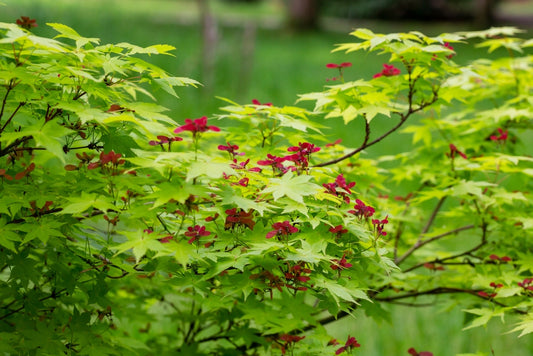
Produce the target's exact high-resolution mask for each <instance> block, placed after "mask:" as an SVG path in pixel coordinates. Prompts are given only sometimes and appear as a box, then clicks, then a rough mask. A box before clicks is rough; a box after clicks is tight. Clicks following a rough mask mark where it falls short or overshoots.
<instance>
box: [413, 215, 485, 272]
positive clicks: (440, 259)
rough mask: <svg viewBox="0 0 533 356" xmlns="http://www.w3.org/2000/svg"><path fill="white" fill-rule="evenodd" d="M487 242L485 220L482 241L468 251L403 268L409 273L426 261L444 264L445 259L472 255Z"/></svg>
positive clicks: (465, 228)
mask: <svg viewBox="0 0 533 356" xmlns="http://www.w3.org/2000/svg"><path fill="white" fill-rule="evenodd" d="M469 226H470V225H466V226H464V227H463V228H462V229H464V230H467V229H468V228H471V227H469ZM460 229H461V228H460ZM452 231H453V230H452ZM452 233H453V232H452ZM486 243H487V224H486V223H485V222H483V223H482V224H481V242H480V243H479V244H477V245H476V246H474V247H472V248H471V249H469V250H467V251H464V252H461V253H457V254H455V255H451V256H448V257H445V258H435V259H434V260H432V261H429V262H420V263H418V264H416V265H414V266H411V267H409V268H407V269H405V270H403V273H407V272H410V271H412V270H415V269H417V268H420V267H422V266H424V265H425V264H426V263H433V264H435V263H437V264H443V262H445V261H448V260H453V259H456V258H459V257H462V256H472V252H475V251H477V250H479V249H480V248H481V247H483V246H485V244H486ZM472 257H475V256H472Z"/></svg>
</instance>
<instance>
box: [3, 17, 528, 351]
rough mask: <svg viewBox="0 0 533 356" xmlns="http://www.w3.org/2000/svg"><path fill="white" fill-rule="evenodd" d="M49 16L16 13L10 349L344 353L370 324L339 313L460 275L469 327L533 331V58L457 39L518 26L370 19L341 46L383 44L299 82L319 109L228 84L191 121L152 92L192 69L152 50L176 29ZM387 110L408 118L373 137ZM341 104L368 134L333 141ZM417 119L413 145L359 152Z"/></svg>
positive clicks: (7, 40) (7, 228) (11, 39)
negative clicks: (136, 29) (130, 34)
mask: <svg viewBox="0 0 533 356" xmlns="http://www.w3.org/2000/svg"><path fill="white" fill-rule="evenodd" d="M50 26H52V27H53V28H54V29H55V30H56V31H57V32H58V33H59V34H58V36H57V37H56V38H55V39H48V38H43V37H38V36H35V35H33V34H32V33H31V32H29V30H27V29H23V28H21V27H20V26H17V25H16V24H6V23H1V24H0V85H1V86H0V100H1V108H0V159H2V161H1V163H0V180H1V182H0V191H1V192H2V194H1V197H0V246H1V247H0V276H1V278H0V285H1V289H0V293H1V294H0V299H1V300H2V303H1V305H2V306H1V307H0V311H1V312H0V320H1V321H2V323H1V324H0V325H1V326H0V339H1V340H2V343H0V351H1V352H4V353H13V354H15V353H20V354H26V353H36V354H37V353H38V354H60V353H63V352H65V353H76V354H95V353H103V354H125V353H128V354H184V355H194V354H210V355H244V354H246V355H254V354H262V353H263V354H264V353H276V352H277V353H281V354H287V353H290V354H299V353H301V354H306V355H309V354H320V355H322V354H327V353H329V354H332V355H333V354H337V355H338V354H344V353H348V352H355V350H357V349H358V348H359V347H360V346H361V345H360V344H359V342H358V341H357V340H356V339H355V337H353V336H348V339H347V341H346V343H344V345H341V344H339V342H337V341H336V340H335V339H334V338H335V337H341V336H336V335H329V334H328V332H327V330H326V328H325V326H326V325H327V324H328V323H330V322H332V321H334V320H336V319H338V318H341V317H346V316H349V315H350V314H351V312H352V311H354V310H355V309H356V308H364V309H365V310H368V311H369V314H376V309H380V308H381V307H380V305H381V304H382V303H383V302H395V301H398V300H407V301H409V300H410V299H412V298H424V296H429V297H432V296H434V295H436V294H444V293H447V294H450V295H451V296H452V297H451V298H450V299H453V300H454V301H455V299H459V300H460V302H461V303H463V305H464V306H465V307H467V308H469V309H468V312H469V313H471V314H474V315H477V318H476V319H474V321H473V323H472V324H471V326H479V325H484V324H486V323H487V322H488V320H489V319H490V318H491V317H493V316H499V315H503V314H505V313H518V314H520V315H522V316H523V320H522V322H521V323H520V324H519V325H518V326H517V327H516V329H515V330H521V331H522V333H523V334H525V333H528V332H531V331H533V318H532V316H531V314H530V313H529V311H530V309H531V307H532V306H533V300H532V299H531V297H532V295H533V293H532V292H531V289H532V287H531V285H532V278H531V276H532V275H533V265H532V264H531V258H530V257H528V256H530V255H531V248H532V246H531V243H530V242H529V240H530V239H529V238H528V236H529V233H530V231H531V228H532V227H533V223H532V220H531V218H530V217H529V216H530V215H531V210H532V209H531V203H530V200H529V199H528V198H527V194H528V192H529V191H530V188H531V183H530V182H529V181H530V179H529V178H530V176H531V175H533V169H532V164H531V161H532V160H533V159H531V158H530V157H527V156H525V155H523V154H521V153H520V152H522V151H523V150H524V149H525V147H524V145H522V144H521V143H520V140H521V136H522V135H523V133H522V132H523V131H525V130H527V129H528V128H529V127H530V117H531V99H530V90H531V88H530V83H532V82H533V81H532V80H531V79H532V78H531V75H532V73H533V72H532V71H531V64H532V62H531V57H529V56H515V55H513V56H510V57H505V58H502V59H499V60H493V61H489V60H479V61H476V62H474V63H472V64H471V65H469V66H466V67H459V66H458V65H456V64H455V63H454V62H453V57H451V55H452V54H453V50H452V49H451V46H450V44H449V43H453V42H459V41H466V40H468V39H469V38H472V37H481V38H483V39H485V40H484V41H483V42H482V46H489V48H490V49H495V48H497V47H505V48H507V49H508V50H509V51H516V52H517V53H518V54H520V53H521V51H522V49H523V48H526V47H528V46H530V45H531V44H532V43H531V41H522V40H519V39H517V38H513V37H509V36H512V35H514V34H515V33H516V30H514V29H496V30H491V31H486V32H470V33H457V34H445V35H441V36H438V37H433V38H431V37H427V36H425V35H423V34H421V33H407V34H389V35H381V34H374V33H372V32H370V31H368V30H357V31H355V32H353V33H352V35H354V36H355V37H356V38H358V40H359V41H358V42H356V43H350V44H346V45H342V46H340V47H339V48H338V49H339V50H345V51H347V52H351V51H355V50H366V51H378V52H381V53H384V54H387V55H388V56H389V57H388V61H387V63H386V64H387V65H386V66H384V70H383V71H382V72H381V73H379V75H375V76H374V78H370V79H368V80H364V79H359V80H356V81H347V82H345V81H344V77H345V76H346V73H347V72H343V70H344V69H345V68H348V67H349V65H348V64H347V63H348V62H345V63H342V64H340V65H336V66H333V65H330V67H331V68H338V69H339V72H340V74H341V80H342V83H341V84H337V85H331V86H328V87H326V88H325V89H324V90H323V91H321V92H317V93H311V94H306V95H302V96H301V98H300V100H312V101H315V102H316V106H315V109H314V111H312V112H309V111H307V110H305V109H302V108H299V107H296V106H293V107H276V106H275V105H272V104H271V103H268V104H261V103H260V102H259V101H256V100H255V101H254V102H253V103H252V104H245V105H240V104H237V103H234V102H231V101H228V106H226V107H225V108H223V112H224V113H223V114H221V115H219V116H218V119H219V120H220V124H218V123H217V124H213V118H210V119H208V118H207V117H202V118H198V119H186V120H185V123H184V124H183V125H179V124H177V123H176V122H175V121H174V120H172V119H171V118H169V117H167V116H166V115H165V114H164V111H165V109H164V108H162V107H160V106H158V105H156V104H154V103H148V102H144V101H143V100H146V99H150V98H152V95H151V91H150V88H152V89H153V90H155V89H162V90H164V91H166V92H168V93H170V94H172V95H176V93H175V91H174V87H176V86H183V85H193V86H194V85H196V84H197V83H196V82H195V81H194V80H191V79H187V78H180V77H172V76H170V75H168V74H167V73H165V72H164V71H162V70H161V69H159V68H157V67H156V66H153V65H151V64H149V63H148V62H146V61H144V60H142V59H140V58H139V56H140V55H151V54H168V51H169V50H171V49H172V48H171V47H169V46H164V45H156V46H150V47H147V48H141V47H138V46H134V45H131V44H127V43H120V44H116V45H100V44H99V41H98V40H97V39H95V38H85V37H82V36H80V35H79V34H78V33H76V32H75V31H74V30H73V29H71V28H69V27H67V26H64V25H60V24H50ZM495 36H503V37H495ZM57 38H64V39H65V42H68V43H64V42H60V41H59V40H58V39H57ZM336 79H337V78H336ZM176 96H177V95H176ZM450 103H453V105H454V110H453V111H449V110H445V109H444V106H446V105H447V104H450ZM489 105H492V106H489ZM431 109H434V110H431ZM441 112H443V113H445V115H444V114H443V115H441ZM415 114H418V116H417V115H415ZM420 114H423V115H420ZM376 115H385V116H389V117H390V120H391V121H394V124H393V125H392V127H391V128H390V129H388V131H386V132H385V133H383V134H381V135H379V136H378V137H373V135H372V132H371V128H372V124H373V123H372V119H373V118H374V117H375V116H376ZM332 117H342V118H343V119H344V121H345V122H349V121H351V120H363V121H364V127H365V128H366V129H365V135H364V140H363V142H362V143H361V144H360V145H359V147H357V148H351V149H350V148H347V147H344V146H342V145H340V143H339V142H335V143H334V144H328V143H327V141H325V139H324V137H323V135H322V134H321V128H323V126H322V125H321V124H318V123H317V122H318V119H319V118H332ZM311 119H313V120H311ZM414 120H416V121H414ZM208 121H209V123H208ZM408 121H409V122H410V121H414V122H413V123H412V124H411V125H409V126H407V125H405V126H407V127H406V128H405V129H404V130H403V131H404V132H407V133H411V134H413V142H414V145H413V149H412V150H410V151H408V152H405V153H400V154H396V155H394V156H387V157H380V158H377V159H368V158H364V157H361V156H360V153H361V152H362V151H363V150H365V149H366V148H368V147H370V146H372V145H374V144H377V143H380V142H381V141H382V140H383V139H385V138H386V137H387V136H389V135H391V134H393V133H395V132H396V131H399V130H400V129H401V128H403V126H404V124H406V123H407V122H408ZM243 133H246V134H245V135H243ZM504 178H507V179H504ZM355 183H357V184H355ZM356 187H357V191H356ZM399 192H400V193H399ZM399 194H402V195H399ZM456 236H460V239H457V238H455V237H456ZM377 314H379V313H377ZM360 341H361V340H360ZM361 344H363V346H364V341H361ZM423 347H424V348H430V345H424V346H423ZM406 353H411V354H414V353H416V351H415V349H414V348H413V349H410V350H406ZM417 354H420V355H422V354H428V355H429V354H430V352H427V351H423V352H420V353H417Z"/></svg>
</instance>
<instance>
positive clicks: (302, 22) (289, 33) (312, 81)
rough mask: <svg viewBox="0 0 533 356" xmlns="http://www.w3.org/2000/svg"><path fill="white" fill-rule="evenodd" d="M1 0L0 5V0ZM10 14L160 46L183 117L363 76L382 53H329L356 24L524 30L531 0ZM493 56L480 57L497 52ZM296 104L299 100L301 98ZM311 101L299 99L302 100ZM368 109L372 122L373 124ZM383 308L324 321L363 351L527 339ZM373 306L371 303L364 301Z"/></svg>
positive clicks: (507, 325) (107, 3) (78, 6)
mask: <svg viewBox="0 0 533 356" xmlns="http://www.w3.org/2000/svg"><path fill="white" fill-rule="evenodd" d="M1 4H3V5H1ZM20 16H29V17H31V18H35V19H36V20H37V23H38V25H39V26H38V27H37V28H35V29H34V30H33V31H34V32H35V33H37V34H39V35H54V32H53V31H52V30H51V29H50V28H47V26H46V23H51V22H58V23H63V24H66V25H68V26H71V27H73V28H74V29H75V30H76V31H78V32H79V33H80V34H81V35H83V36H86V37H97V38H100V39H101V42H102V43H118V42H129V43H133V44H136V45H141V46H148V45H152V44H160V43H162V44H170V45H172V46H175V47H176V51H175V52H174V54H175V56H153V57H152V58H149V59H148V60H149V61H151V62H153V63H155V64H157V65H159V66H161V67H163V68H164V69H166V70H167V71H168V72H170V73H172V74H173V75H176V76H184V77H190V78H193V79H196V80H198V81H200V82H201V83H202V84H203V85H202V86H201V87H199V88H190V87H187V88H179V89H178V92H179V95H180V97H181V99H180V100H176V99H175V98H173V97H171V96H170V95H168V94H165V93H163V92H161V93H156V97H157V100H158V101H159V102H160V104H161V105H163V106H165V107H167V108H169V110H170V111H169V115H170V116H171V117H172V118H174V119H175V120H176V122H177V123H182V122H183V121H184V119H185V118H197V117H200V116H203V115H206V116H213V115H215V114H216V113H217V112H218V108H219V107H220V106H223V105H224V102H223V101H222V100H220V98H219V97H225V98H228V99H231V100H234V101H237V102H239V103H242V104H246V103H251V101H252V99H257V100H259V101H260V102H262V103H265V102H272V103H273V104H274V105H277V106H284V105H294V104H295V102H296V100H297V99H298V94H303V93H308V92H313V91H319V90H321V89H322V88H323V87H324V86H325V85H328V79H329V78H331V77H333V76H335V75H336V74H337V73H336V72H335V71H332V70H331V69H327V68H326V64H327V63H340V62H352V63H353V66H352V67H350V68H347V69H346V70H345V78H346V79H347V80H356V79H359V78H366V79H369V78H371V77H372V75H373V74H374V73H377V72H379V71H380V70H381V68H382V64H383V63H384V62H386V61H387V59H386V58H384V57H379V56H377V55H367V54H361V53H351V54H348V55H347V54H344V53H340V52H334V53H332V52H331V51H332V50H333V49H334V48H335V44H339V43H344V42H350V41H352V38H351V37H350V36H349V32H350V31H352V30H353V29H355V28H358V27H365V28H369V29H371V30H372V31H374V32H382V33H386V32H400V31H412V30H417V31H421V32H423V33H425V34H428V35H438V34H440V33H443V32H455V31H463V30H474V29H485V28H488V27H490V26H515V27H518V28H521V29H523V30H524V33H523V36H527V37H529V36H530V34H531V29H533V1H529V0H83V1H82V0H0V21H1V22H14V21H15V20H16V19H17V18H19V17H20ZM455 49H456V52H457V56H455V57H454V60H455V61H456V62H458V63H468V62H469V61H470V60H472V59H473V58H475V57H478V56H480V55H483V56H485V55H486V53H485V52H484V50H482V49H475V48H473V47H472V46H466V45H457V46H455ZM498 55H499V53H498V52H496V53H493V54H491V56H498ZM299 105H303V106H305V105H308V104H306V103H301V104H299ZM309 108H311V107H309ZM385 120H386V119H385V118H376V119H375V122H376V124H378V125H379V124H380V123H382V122H383V124H384V125H386V123H385ZM325 124H326V125H328V126H330V127H331V129H329V130H326V134H327V135H328V136H330V140H331V141H334V140H336V139H338V138H341V139H343V143H344V144H345V145H347V146H355V145H356V144H357V142H358V141H357V138H358V137H359V134H358V132H360V131H361V130H360V127H359V126H358V124H359V123H358V122H357V120H355V121H354V122H352V123H350V125H349V126H348V127H344V126H343V125H342V123H341V122H339V121H334V120H331V121H327V122H325ZM395 140H396V141H394V142H390V141H389V144H388V145H377V146H376V147H372V149H371V150H370V151H369V152H367V154H369V155H380V154H390V153H394V152H391V150H392V149H394V150H398V149H401V148H402V147H403V141H405V139H404V140H402V138H401V137H400V138H396V139H395ZM431 304H432V305H431V307H424V308H413V307H408V306H404V305H388V306H385V308H386V309H387V310H390V311H391V316H390V318H387V317H385V316H383V317H377V318H376V319H371V318H369V317H368V316H366V315H365V314H364V313H363V312H357V313H356V314H355V318H349V319H344V320H341V321H338V322H336V323H333V324H332V325H330V326H329V327H330V328H334V329H336V331H335V334H337V335H342V334H344V335H348V334H350V335H352V336H355V337H356V338H357V340H358V341H359V342H360V343H361V345H362V347H361V349H359V350H358V354H361V355H367V356H381V355H391V356H396V355H407V349H408V348H409V347H415V348H416V349H417V350H419V351H420V350H427V351H432V352H433V353H434V355H435V356H446V355H456V354H462V355H464V356H467V355H471V356H473V355H479V356H481V355H486V356H501V355H505V356H531V355H533V337H532V336H531V334H530V336H525V337H523V338H520V339H518V338H517V335H516V334H508V333H506V332H507V331H508V330H510V329H511V323H512V320H505V321H504V322H499V321H493V322H491V323H490V324H489V325H488V327H487V328H477V329H473V330H466V331H463V332H461V329H463V328H464V327H465V326H466V325H468V321H469V320H468V319H467V318H466V317H465V315H464V314H463V313H462V312H461V310H460V308H459V307H456V308H448V309H443V308H442V307H441V306H439V302H438V300H434V301H432V303H431ZM374 312H375V313H376V315H378V316H379V314H380V312H379V310H377V309H374Z"/></svg>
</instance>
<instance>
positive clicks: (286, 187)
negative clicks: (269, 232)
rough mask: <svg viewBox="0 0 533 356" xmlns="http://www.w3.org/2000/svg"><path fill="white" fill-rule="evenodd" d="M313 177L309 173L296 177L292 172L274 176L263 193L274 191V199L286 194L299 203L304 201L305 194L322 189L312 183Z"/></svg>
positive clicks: (311, 193)
mask: <svg viewBox="0 0 533 356" xmlns="http://www.w3.org/2000/svg"><path fill="white" fill-rule="evenodd" d="M311 179H312V177H311V176H307V175H301V176H296V177H294V175H293V173H292V172H288V173H286V174H285V175H284V176H283V177H281V178H272V179H271V180H270V185H269V186H268V187H266V188H265V189H263V190H262V192H261V193H272V196H273V197H274V200H278V199H279V198H281V197H284V196H286V197H288V198H290V199H292V200H294V201H296V202H298V203H303V202H304V199H303V197H304V196H307V195H314V194H316V193H318V192H319V191H321V190H322V188H321V187H320V186H319V185H318V184H315V183H311V182H310V180H311Z"/></svg>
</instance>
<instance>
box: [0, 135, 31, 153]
mask: <svg viewBox="0 0 533 356" xmlns="http://www.w3.org/2000/svg"><path fill="white" fill-rule="evenodd" d="M32 138H33V136H24V137H21V138H18V139H16V140H15V141H13V142H12V143H11V144H10V145H8V146H7V147H6V148H3V149H1V150H0V157H3V156H5V155H7V154H10V153H11V152H14V151H15V148H14V147H17V146H18V145H20V144H21V143H24V142H26V141H29V140H31V139H32Z"/></svg>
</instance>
